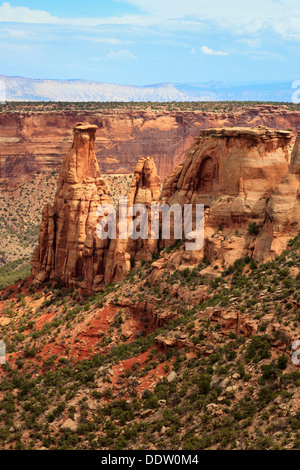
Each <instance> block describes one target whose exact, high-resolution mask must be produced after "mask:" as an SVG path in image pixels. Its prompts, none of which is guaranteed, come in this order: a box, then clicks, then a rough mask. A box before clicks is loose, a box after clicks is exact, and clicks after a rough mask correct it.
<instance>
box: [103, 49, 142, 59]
mask: <svg viewBox="0 0 300 470" xmlns="http://www.w3.org/2000/svg"><path fill="white" fill-rule="evenodd" d="M106 58H107V59H109V60H113V61H114V62H128V61H129V60H138V59H137V57H136V56H135V55H134V54H132V52H129V51H127V49H122V50H121V51H117V52H114V51H110V52H109V53H108V54H107V56H106Z"/></svg>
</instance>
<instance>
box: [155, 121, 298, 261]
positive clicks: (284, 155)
mask: <svg viewBox="0 0 300 470" xmlns="http://www.w3.org/2000/svg"><path fill="white" fill-rule="evenodd" d="M292 137H293V134H292V133H291V132H289V131H277V130H273V129H268V128H264V127H258V128H251V129H248V128H222V129H209V130H205V131H201V132H200V135H199V137H198V138H197V139H196V140H195V142H194V144H193V145H192V146H191V148H190V150H189V152H188V154H187V157H186V159H185V161H184V163H183V164H181V165H180V166H179V167H178V168H177V169H175V170H174V171H173V172H172V173H171V174H170V176H169V177H167V179H166V181H165V184H164V187H163V191H162V199H163V200H164V201H165V202H166V203H167V204H168V205H173V204H180V205H181V206H182V207H183V205H184V204H192V205H193V206H195V205H196V204H203V205H204V207H205V245H204V249H203V250H202V251H201V253H200V252H199V253H198V257H196V259H195V253H193V254H191V256H192V257H193V260H192V259H190V260H186V261H187V263H190V264H196V263H197V262H198V261H199V260H201V259H202V258H203V257H205V258H207V259H208V260H209V261H210V262H212V261H213V260H214V261H216V260H217V259H219V260H220V263H221V264H222V265H225V266H228V265H229V264H232V262H234V261H235V259H237V258H239V257H242V256H246V254H252V251H253V245H252V242H253V239H252V238H253V237H251V236H250V234H249V233H248V227H249V224H250V223H256V224H258V225H259V224H261V223H262V222H263V220H264V218H265V213H266V212H265V211H266V204H267V201H268V199H269V198H270V197H271V195H272V193H273V191H274V189H275V188H276V186H277V185H278V184H279V183H280V181H281V179H282V178H283V176H284V175H285V173H286V172H287V170H288V167H289V158H290V154H289V145H290V142H291V139H292ZM171 230H172V229H171ZM171 233H172V232H171ZM167 244H170V242H169V241H167ZM216 264H217V263H216Z"/></svg>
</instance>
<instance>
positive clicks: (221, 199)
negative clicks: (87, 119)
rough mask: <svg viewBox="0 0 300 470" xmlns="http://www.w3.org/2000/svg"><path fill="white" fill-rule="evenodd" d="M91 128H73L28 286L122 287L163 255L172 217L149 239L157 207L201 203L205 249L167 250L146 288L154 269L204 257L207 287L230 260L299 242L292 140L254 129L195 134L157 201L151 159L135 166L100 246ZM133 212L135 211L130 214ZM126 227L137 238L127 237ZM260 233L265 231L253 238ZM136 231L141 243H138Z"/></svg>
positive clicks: (102, 201) (297, 165) (104, 191)
mask: <svg viewBox="0 0 300 470" xmlns="http://www.w3.org/2000/svg"><path fill="white" fill-rule="evenodd" d="M96 129H97V126H95V125H94V126H92V125H90V124H87V123H78V124H77V125H76V127H75V129H74V142H73V145H72V148H71V149H70V151H69V152H68V154H67V156H66V158H65V160H64V162H63V165H62V169H61V173H60V178H59V185H58V190H57V193H56V196H55V201H54V204H53V206H50V205H47V206H46V207H45V209H44V211H43V219H42V224H41V230H40V236H39V245H38V247H37V248H36V251H35V253H34V257H33V261H32V266H33V269H32V273H33V276H34V278H35V282H43V281H45V280H46V279H53V278H55V277H58V278H59V279H61V280H62V281H63V282H64V283H65V284H67V285H75V284H76V285H79V286H81V287H82V288H83V289H84V290H85V291H87V292H92V291H95V290H98V289H99V288H101V287H102V286H103V285H104V284H108V283H111V282H114V281H115V282H119V281H121V280H123V279H124V278H125V277H126V275H127V274H128V272H129V271H130V269H131V268H132V266H133V265H134V264H135V263H136V262H141V261H142V260H145V261H151V260H152V255H153V253H155V252H157V251H158V247H159V246H160V247H169V246H170V245H172V244H173V243H174V241H175V237H174V225H175V224H174V218H172V217H171V218H170V222H171V227H170V228H171V236H170V237H169V238H168V239H167V240H164V239H162V238H163V237H162V224H160V230H159V233H158V234H156V235H157V236H156V237H153V233H152V232H151V230H152V229H153V226H152V225H151V224H150V214H151V208H152V206H153V205H157V206H160V208H161V209H163V205H164V204H167V205H168V206H169V207H170V206H173V205H175V204H177V205H179V206H180V207H181V208H183V206H184V205H186V204H190V205H191V206H192V207H193V210H194V209H195V207H196V205H197V204H202V205H203V206H204V208H205V213H204V220H205V231H204V245H203V248H201V249H200V248H199V249H194V250H193V251H189V250H186V249H185V247H184V245H182V246H181V248H180V249H177V250H175V251H174V253H173V252H172V250H167V251H166V252H170V251H171V253H170V254H169V255H166V252H165V254H164V258H163V259H160V260H158V261H156V262H155V263H153V272H152V274H151V276H150V277H151V280H152V281H153V282H154V283H155V282H158V280H159V273H160V271H161V270H162V269H169V270H171V271H172V270H174V269H177V270H179V271H185V270H186V269H187V268H189V269H191V268H193V267H194V266H197V265H198V264H199V262H201V261H204V259H206V260H208V261H209V263H210V266H208V267H206V269H204V270H203V271H202V274H203V275H205V276H207V277H208V278H209V279H214V278H215V277H216V276H218V275H219V273H220V271H222V270H223V269H224V267H225V268H226V267H228V266H230V265H231V264H233V263H234V262H235V260H236V259H239V258H244V257H245V256H250V257H253V256H254V257H255V258H256V259H258V260H261V259H266V258H267V257H268V256H270V255H272V254H273V253H274V254H277V253H279V252H280V251H282V249H284V247H285V246H286V244H287V241H288V239H290V238H291V237H292V236H293V235H296V234H297V232H298V230H299V220H300V204H299V194H300V190H299V180H300V137H298V139H297V141H296V145H295V148H294V151H293V153H292V158H291V163H290V151H289V147H290V142H291V139H292V138H293V134H292V132H289V131H279V130H273V129H269V128H265V127H261V126H260V127H257V128H251V129H249V128H240V127H235V128H220V129H208V130H205V131H201V132H200V135H199V137H198V138H197V139H196V140H195V142H194V144H193V145H192V146H191V148H190V150H189V152H188V154H187V158H186V159H185V161H184V162H183V163H182V164H180V165H179V166H178V167H177V168H175V169H174V170H173V171H172V172H171V174H170V175H169V176H168V177H167V179H166V181H165V183H164V186H163V190H162V193H161V195H160V178H159V176H158V173H157V169H156V165H155V162H154V159H153V158H152V157H147V158H145V157H142V158H140V159H139V161H138V164H137V166H136V169H135V172H134V176H133V179H132V183H131V186H130V189H129V191H128V195H127V198H126V199H125V200H123V201H121V203H120V205H119V207H118V210H117V225H116V234H115V236H114V237H113V238H112V239H110V240H109V239H103V240H102V239H101V237H99V233H98V232H97V226H98V227H99V221H101V219H104V221H103V220H102V222H103V227H102V230H104V227H105V226H107V220H108V219H107V216H108V215H109V212H110V210H111V209H108V208H107V205H108V204H109V203H110V199H109V196H108V188H107V187H106V184H105V183H104V181H103V179H101V175H100V170H99V166H98V163H97V160H96V157H95V153H94V142H95V132H96ZM133 205H135V210H136V212H134V213H130V209H131V208H132V206H133ZM110 207H111V206H110ZM99 208H101V211H100V212H99ZM128 214H129V216H127V215H128ZM110 215H111V214H110ZM161 217H162V216H160V220H161ZM124 224H125V225H124ZM134 227H135V229H136V234H137V235H138V236H136V237H132V231H133V229H134ZM259 227H263V230H261V232H260V234H259V236H258V237H257V232H258V228H259ZM191 230H192V231H191V232H190V233H189V234H185V235H186V236H188V238H189V239H190V240H192V239H193V237H195V236H196V234H197V232H196V229H195V227H192V228H191ZM141 232H144V236H139V234H141ZM145 233H146V234H147V235H148V238H147V236H146V237H145ZM104 238H105V237H104ZM149 279H150V278H149Z"/></svg>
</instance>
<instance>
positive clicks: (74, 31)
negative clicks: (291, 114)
mask: <svg viewBox="0 0 300 470" xmlns="http://www.w3.org/2000/svg"><path fill="white" fill-rule="evenodd" d="M299 51H300V2H299V0H251V1H249V0H247V1H241V0H94V1H93V0H85V1H82V0H80V1H77V0H72V1H70V0H63V1H62V0H60V1H59V0H52V1H51V2H50V1H43V0H24V1H22V0H15V1H14V0H11V1H10V2H1V0H0V75H8V76H23V77H30V78H43V79H46V78H49V79H85V80H92V81H98V82H106V83H121V84H130V85H150V84H154V83H170V82H171V83H199V82H208V81H221V82H229V83H236V82H238V83H249V82H268V81H272V82H274V81H291V82H292V81H294V80H297V79H300V61H299Z"/></svg>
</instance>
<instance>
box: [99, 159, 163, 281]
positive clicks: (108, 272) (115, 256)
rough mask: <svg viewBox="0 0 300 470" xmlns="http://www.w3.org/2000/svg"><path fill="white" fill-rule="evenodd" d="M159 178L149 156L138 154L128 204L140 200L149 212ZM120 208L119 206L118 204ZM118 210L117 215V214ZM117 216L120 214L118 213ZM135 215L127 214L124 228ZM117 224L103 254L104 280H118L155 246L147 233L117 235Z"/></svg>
mask: <svg viewBox="0 0 300 470" xmlns="http://www.w3.org/2000/svg"><path fill="white" fill-rule="evenodd" d="M159 183H160V179H159V176H158V174H157V169H156V165H155V163H154V160H153V158H152V157H148V158H144V157H142V158H140V160H139V161H138V163H137V166H136V169H135V172H134V175H133V178H132V182H131V186H130V188H129V191H128V194H127V207H125V210H127V211H128V210H129V208H130V207H132V206H133V204H141V205H143V206H144V207H146V208H147V210H148V214H149V216H150V211H151V203H157V202H158V199H159V196H160V188H159ZM119 210H120V207H119ZM119 210H118V216H119ZM118 219H119V217H118ZM133 219H134V217H128V218H127V229H128V228H129V226H130V224H131V222H132V221H133ZM145 225H146V229H148V233H150V222H149V217H148V218H147V220H146V221H145ZM119 234H120V226H119V225H118V228H117V235H118V236H117V239H116V240H111V242H110V245H109V250H108V253H107V256H106V266H105V282H106V283H109V282H112V281H120V280H122V279H124V277H125V276H126V275H127V274H128V272H129V271H130V269H131V265H132V264H133V263H134V262H135V261H139V260H142V259H144V260H145V261H149V260H151V258H152V253H154V252H155V251H156V249H157V244H158V240H157V239H152V238H151V237H149V239H148V240H142V239H140V238H139V239H138V240H132V239H131V238H130V237H129V236H127V238H126V239H125V240H122V239H120V238H119Z"/></svg>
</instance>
